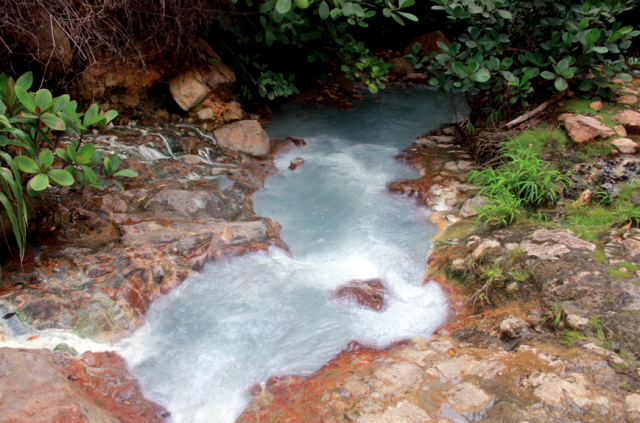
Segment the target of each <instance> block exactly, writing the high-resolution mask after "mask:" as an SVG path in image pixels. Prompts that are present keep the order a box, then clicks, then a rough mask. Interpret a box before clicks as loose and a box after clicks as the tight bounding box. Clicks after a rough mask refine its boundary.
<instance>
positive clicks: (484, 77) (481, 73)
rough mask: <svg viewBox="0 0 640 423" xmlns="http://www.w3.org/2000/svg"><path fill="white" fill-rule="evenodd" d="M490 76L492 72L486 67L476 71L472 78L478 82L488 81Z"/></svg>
mask: <svg viewBox="0 0 640 423" xmlns="http://www.w3.org/2000/svg"><path fill="white" fill-rule="evenodd" d="M490 78H491V73H490V72H489V71H488V70H487V69H485V68H480V69H478V71H477V72H476V73H474V74H473V75H471V79H473V80H474V81H476V82H487V81H488V80H489V79H490Z"/></svg>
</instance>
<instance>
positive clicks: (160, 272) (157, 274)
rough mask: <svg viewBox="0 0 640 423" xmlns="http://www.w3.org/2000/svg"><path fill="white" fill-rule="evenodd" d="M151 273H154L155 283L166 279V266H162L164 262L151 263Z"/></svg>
mask: <svg viewBox="0 0 640 423" xmlns="http://www.w3.org/2000/svg"><path fill="white" fill-rule="evenodd" d="M151 275H152V277H153V281H154V282H155V283H160V282H162V279H164V268H163V267H162V264H160V263H154V264H152V265H151Z"/></svg>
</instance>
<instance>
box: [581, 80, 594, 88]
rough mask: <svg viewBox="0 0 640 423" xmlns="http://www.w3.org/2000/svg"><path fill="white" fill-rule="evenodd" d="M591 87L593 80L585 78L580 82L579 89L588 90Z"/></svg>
mask: <svg viewBox="0 0 640 423" xmlns="http://www.w3.org/2000/svg"><path fill="white" fill-rule="evenodd" d="M591 87H593V81H591V80H590V79H585V80H584V81H582V83H580V90H581V91H589V90H590V89H591Z"/></svg>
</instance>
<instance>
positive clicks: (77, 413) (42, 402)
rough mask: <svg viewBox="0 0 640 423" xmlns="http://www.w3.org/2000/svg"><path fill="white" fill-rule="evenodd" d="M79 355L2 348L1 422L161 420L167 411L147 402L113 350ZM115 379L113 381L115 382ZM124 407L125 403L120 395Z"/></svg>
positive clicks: (134, 421) (135, 422) (136, 421)
mask: <svg viewBox="0 0 640 423" xmlns="http://www.w3.org/2000/svg"><path fill="white" fill-rule="evenodd" d="M83 356H84V357H87V356H92V357H93V360H92V364H91V368H90V369H88V368H87V367H88V364H85V363H84V362H83V361H82V360H73V359H71V358H69V357H68V356H67V355H65V354H63V353H52V352H50V351H48V350H27V349H11V348H0V362H1V363H2V366H1V367H2V370H0V372H1V373H0V374H2V377H0V392H2V397H1V402H2V417H1V418H0V419H1V420H2V421H3V422H64V423H88V422H90V423H119V422H130V423H143V422H157V423H160V422H163V421H164V417H167V416H169V413H168V412H167V410H165V409H164V408H162V407H161V406H159V405H157V404H154V403H152V402H150V401H147V400H145V399H144V397H143V396H142V393H141V392H140V387H139V385H138V384H137V382H136V379H135V378H134V377H133V375H131V374H130V373H129V372H128V371H127V368H126V364H125V362H124V360H122V359H121V358H120V357H118V356H117V355H116V354H115V353H113V352H111V353H95V354H94V353H90V352H89V353H85V354H84V355H83ZM115 381H117V383H114V382H115ZM125 399H126V401H127V404H128V405H127V406H124V400H125Z"/></svg>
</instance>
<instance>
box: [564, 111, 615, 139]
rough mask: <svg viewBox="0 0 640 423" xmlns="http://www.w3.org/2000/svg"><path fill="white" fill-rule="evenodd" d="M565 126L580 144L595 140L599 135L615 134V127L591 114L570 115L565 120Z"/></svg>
mask: <svg viewBox="0 0 640 423" xmlns="http://www.w3.org/2000/svg"><path fill="white" fill-rule="evenodd" d="M564 127H565V128H566V129H567V132H568V133H569V136H570V137H571V139H572V140H574V141H575V142H577V143H578V144H583V143H585V142H587V141H591V140H594V139H596V138H598V137H602V138H607V137H610V136H612V135H615V132H614V131H613V129H611V128H609V127H608V126H607V125H605V124H604V123H602V122H600V121H598V120H596V119H594V118H592V117H589V116H583V115H578V116H568V117H567V118H566V119H565V120H564Z"/></svg>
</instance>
